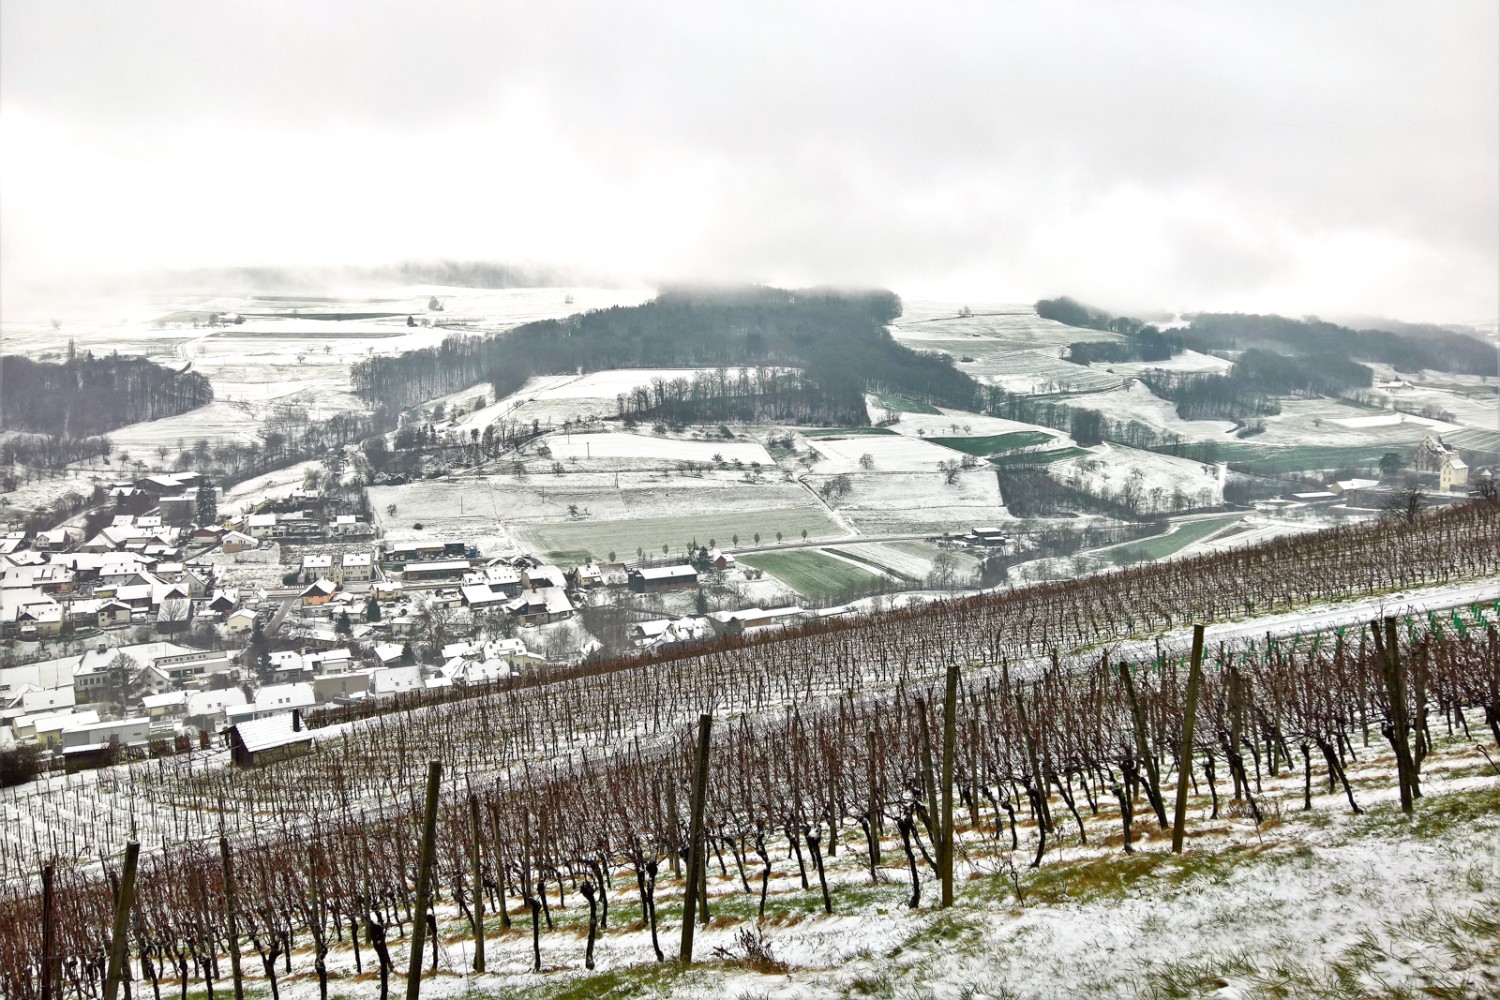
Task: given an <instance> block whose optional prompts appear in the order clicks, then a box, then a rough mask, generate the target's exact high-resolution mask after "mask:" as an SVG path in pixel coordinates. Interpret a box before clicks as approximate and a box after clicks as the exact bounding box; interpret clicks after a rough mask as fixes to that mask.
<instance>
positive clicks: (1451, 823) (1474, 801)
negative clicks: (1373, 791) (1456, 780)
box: [1357, 775, 1500, 838]
mask: <svg viewBox="0 0 1500 1000" xmlns="http://www.w3.org/2000/svg"><path fill="white" fill-rule="evenodd" d="M1391 783H1392V784H1394V783H1395V776H1394V775H1392V777H1391ZM1497 815H1500V786H1496V785H1491V786H1488V787H1486V788H1479V789H1476V790H1474V791H1470V792H1456V793H1452V794H1447V795H1424V796H1422V797H1421V798H1420V799H1417V800H1416V801H1415V802H1414V803H1413V804H1412V814H1411V818H1410V819H1408V818H1407V817H1406V816H1404V815H1403V814H1402V812H1401V806H1400V804H1399V803H1391V802H1383V803H1381V804H1379V805H1376V806H1372V807H1370V808H1369V809H1367V810H1366V811H1365V814H1364V815H1363V816H1361V817H1359V823H1358V827H1357V829H1358V831H1359V833H1360V834H1385V833H1391V832H1393V831H1398V830H1399V831H1400V832H1401V833H1403V834H1406V835H1410V836H1416V837H1428V838H1430V837H1439V836H1442V835H1443V834H1445V833H1447V832H1448V831H1449V830H1451V829H1453V828H1455V827H1460V826H1472V825H1474V824H1475V823H1477V822H1479V821H1480V820H1483V819H1486V818H1490V817H1493V816H1497Z"/></svg>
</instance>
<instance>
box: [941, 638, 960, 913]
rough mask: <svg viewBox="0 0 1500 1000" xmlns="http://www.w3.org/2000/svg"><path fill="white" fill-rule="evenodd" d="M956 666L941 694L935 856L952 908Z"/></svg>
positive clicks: (946, 899)
mask: <svg viewBox="0 0 1500 1000" xmlns="http://www.w3.org/2000/svg"><path fill="white" fill-rule="evenodd" d="M957 713H958V664H956V663H954V664H951V665H949V667H948V686H947V690H946V691H945V692H944V693H943V818H942V833H943V846H942V851H941V853H940V854H939V855H938V864H939V865H940V866H941V874H942V879H943V902H942V905H943V906H944V907H945V908H946V907H949V906H952V905H953V754H954V750H955V747H954V744H955V743H956V742H957V733H956V729H957V721H956V715H957Z"/></svg>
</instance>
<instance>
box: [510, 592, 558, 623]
mask: <svg viewBox="0 0 1500 1000" xmlns="http://www.w3.org/2000/svg"><path fill="white" fill-rule="evenodd" d="M505 610H506V611H508V612H510V614H511V617H513V618H519V619H520V620H521V621H522V622H523V623H524V624H526V625H539V624H544V623H546V622H555V621H561V620H563V619H564V618H571V617H572V616H573V604H572V602H571V601H569V600H568V595H567V594H565V593H564V592H563V591H562V588H560V587H544V588H542V589H541V590H527V591H523V592H522V594H521V596H520V597H517V598H516V599H515V600H513V601H510V602H509V603H508V604H506V605H505Z"/></svg>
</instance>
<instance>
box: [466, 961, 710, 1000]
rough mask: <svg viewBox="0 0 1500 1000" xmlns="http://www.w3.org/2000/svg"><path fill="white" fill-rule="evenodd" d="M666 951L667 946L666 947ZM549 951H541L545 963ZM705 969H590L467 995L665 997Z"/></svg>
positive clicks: (553, 999)
mask: <svg viewBox="0 0 1500 1000" xmlns="http://www.w3.org/2000/svg"><path fill="white" fill-rule="evenodd" d="M663 950H664V951H665V950H666V949H665V948H663ZM546 958H547V953H546V951H545V950H543V952H542V959H543V963H544V964H545V961H546ZM706 968H711V966H706V965H698V966H694V967H691V968H689V967H687V966H681V965H678V964H677V963H676V962H662V963H656V964H651V965H632V966H627V967H625V968H620V969H611V970H610V971H609V972H591V973H588V974H587V975H583V976H577V977H575V978H571V979H566V980H562V979H549V980H548V981H547V982H545V983H539V984H537V985H528V986H518V987H500V988H499V989H495V990H488V989H474V990H470V991H469V992H468V993H466V994H465V996H473V997H484V998H487V1000H491V998H492V1000H543V998H546V1000H595V998H603V997H641V996H666V995H668V994H670V993H671V992H672V991H673V990H674V989H675V988H676V987H677V986H678V985H680V984H682V983H683V982H684V980H685V979H687V978H689V977H691V978H698V977H700V976H701V975H702V974H703V973H704V971H705V969H706Z"/></svg>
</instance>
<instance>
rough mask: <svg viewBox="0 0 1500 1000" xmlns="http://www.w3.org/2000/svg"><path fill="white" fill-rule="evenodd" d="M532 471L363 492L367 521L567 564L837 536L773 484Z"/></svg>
mask: <svg viewBox="0 0 1500 1000" xmlns="http://www.w3.org/2000/svg"><path fill="white" fill-rule="evenodd" d="M593 436H602V435H593ZM619 436H621V437H624V436H625V435H619ZM574 440H575V441H576V440H579V437H578V436H575V437H574ZM671 443H675V444H687V443H690V442H671ZM756 447H759V446H758V445H757V446H756ZM532 464H533V465H535V466H538V469H537V471H535V472H529V473H528V474H527V475H525V476H516V475H514V474H506V475H490V476H468V477H461V478H451V479H436V480H429V481H424V482H418V483H411V484H408V485H406V486H375V487H371V488H370V491H369V493H370V507H371V510H372V512H373V516H374V519H375V523H376V524H377V525H379V526H380V527H381V528H382V529H384V531H385V537H386V538H387V539H388V540H392V541H404V540H417V539H421V538H428V539H432V538H452V539H455V540H456V539H459V538H462V539H465V540H470V541H473V542H474V543H475V544H477V545H478V546H479V548H480V551H481V552H482V553H483V554H485V555H487V556H489V555H508V554H514V553H517V552H519V551H522V550H523V549H529V550H531V551H535V552H538V553H540V554H544V555H548V557H549V558H551V557H566V558H567V559H570V560H572V561H577V562H581V561H582V560H583V558H584V556H585V554H587V555H591V556H592V557H593V558H595V559H596V560H600V561H603V560H605V559H607V558H608V556H609V553H610V552H611V551H613V552H615V553H616V554H617V557H618V558H622V559H630V560H634V559H635V558H636V550H637V549H638V548H640V549H644V550H645V551H647V552H650V553H653V554H657V555H660V554H661V552H660V550H661V546H662V545H663V544H666V545H668V546H670V548H671V549H673V550H679V551H680V550H681V548H682V546H683V545H684V544H685V543H687V542H689V541H691V540H693V539H694V538H696V539H697V540H698V541H699V543H700V544H705V545H706V544H708V541H709V539H710V538H712V539H714V540H715V541H717V542H718V543H719V544H720V545H722V546H726V547H728V546H729V545H730V544H731V542H730V538H731V536H733V535H735V534H738V535H740V536H741V538H742V541H743V543H744V544H750V542H751V539H752V537H753V535H754V534H755V533H756V532H761V533H762V534H763V535H765V536H766V537H767V538H771V537H773V536H774V534H775V532H776V531H782V532H783V533H784V534H786V535H788V536H798V535H800V532H801V531H802V530H803V529H804V528H806V529H807V530H808V531H809V534H810V536H811V537H814V538H817V537H831V536H838V535H842V534H845V533H846V532H845V531H844V530H843V529H842V528H840V527H839V525H838V524H837V523H836V522H835V521H833V520H832V519H831V518H830V517H829V516H828V514H827V513H826V512H825V511H824V509H823V507H822V506H821V505H820V504H819V503H818V502H817V500H816V499H815V498H814V497H813V496H812V495H811V494H810V493H809V492H808V491H807V490H806V489H805V488H804V487H802V486H800V485H798V484H797V483H789V482H786V481H785V480H783V479H782V478H781V477H780V476H767V477H764V478H762V479H760V480H757V481H754V482H749V481H746V479H745V477H744V475H743V474H742V473H739V472H731V471H707V472H700V473H697V474H695V475H692V476H687V475H682V474H680V473H677V472H672V471H622V472H618V473H612V472H590V471H581V472H573V471H567V472H565V473H564V474H563V475H554V474H553V473H551V472H543V471H541V469H540V467H539V466H540V463H536V462H533V463H532ZM392 504H394V505H396V512H395V513H394V514H392V513H389V512H388V507H389V506H390V505H392ZM418 523H420V524H421V525H422V528H421V529H417V528H415V525H416V524H418Z"/></svg>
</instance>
